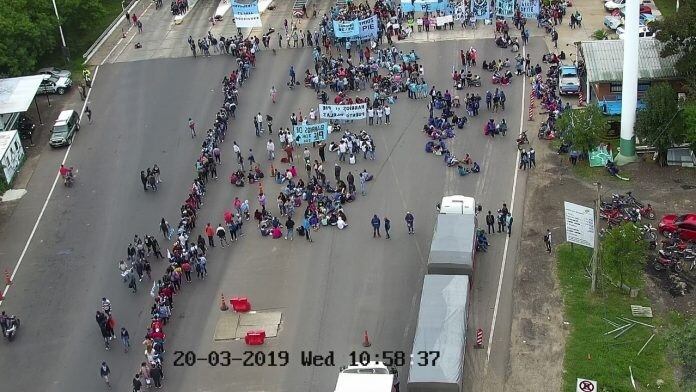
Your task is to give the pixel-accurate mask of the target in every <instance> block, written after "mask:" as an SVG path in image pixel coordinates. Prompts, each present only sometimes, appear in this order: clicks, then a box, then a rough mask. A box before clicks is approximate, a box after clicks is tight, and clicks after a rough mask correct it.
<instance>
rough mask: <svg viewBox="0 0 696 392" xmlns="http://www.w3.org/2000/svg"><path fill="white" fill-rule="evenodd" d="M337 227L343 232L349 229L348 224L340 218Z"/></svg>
mask: <svg viewBox="0 0 696 392" xmlns="http://www.w3.org/2000/svg"><path fill="white" fill-rule="evenodd" d="M336 227H338V229H339V230H343V229H345V228H346V227H348V224H347V223H346V221H344V220H343V218H341V217H340V216H339V217H338V220H337V221H336Z"/></svg>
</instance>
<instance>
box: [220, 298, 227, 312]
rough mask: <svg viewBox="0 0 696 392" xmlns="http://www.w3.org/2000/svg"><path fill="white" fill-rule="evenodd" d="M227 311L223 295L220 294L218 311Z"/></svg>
mask: <svg viewBox="0 0 696 392" xmlns="http://www.w3.org/2000/svg"><path fill="white" fill-rule="evenodd" d="M227 309H229V308H228V307H227V304H226V303H225V294H220V310H222V311H223V312H226V311H227Z"/></svg>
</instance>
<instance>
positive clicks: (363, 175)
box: [360, 169, 369, 196]
mask: <svg viewBox="0 0 696 392" xmlns="http://www.w3.org/2000/svg"><path fill="white" fill-rule="evenodd" d="M368 176H369V173H368V172H367V170H365V169H363V171H362V172H361V173H360V194H361V195H363V196H365V187H366V185H367V184H366V183H367V177H368Z"/></svg>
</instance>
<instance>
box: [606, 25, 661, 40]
mask: <svg viewBox="0 0 696 392" xmlns="http://www.w3.org/2000/svg"><path fill="white" fill-rule="evenodd" d="M656 33H657V32H656V31H652V30H650V29H649V28H648V26H645V25H640V26H638V37H639V38H652V37H654V36H655V34H656ZM616 34H618V35H619V39H624V34H626V26H621V27H619V28H617V29H616Z"/></svg>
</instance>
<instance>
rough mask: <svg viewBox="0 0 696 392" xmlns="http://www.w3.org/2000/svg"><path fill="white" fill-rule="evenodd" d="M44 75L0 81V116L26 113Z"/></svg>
mask: <svg viewBox="0 0 696 392" xmlns="http://www.w3.org/2000/svg"><path fill="white" fill-rule="evenodd" d="M43 80H44V75H30V76H21V77H19V78H10V79H0V114H10V113H21V112H26V111H27V109H29V106H31V102H32V101H33V100H34V96H35V95H36V91H37V90H38V89H39V85H40V84H41V82H42V81H43Z"/></svg>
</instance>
